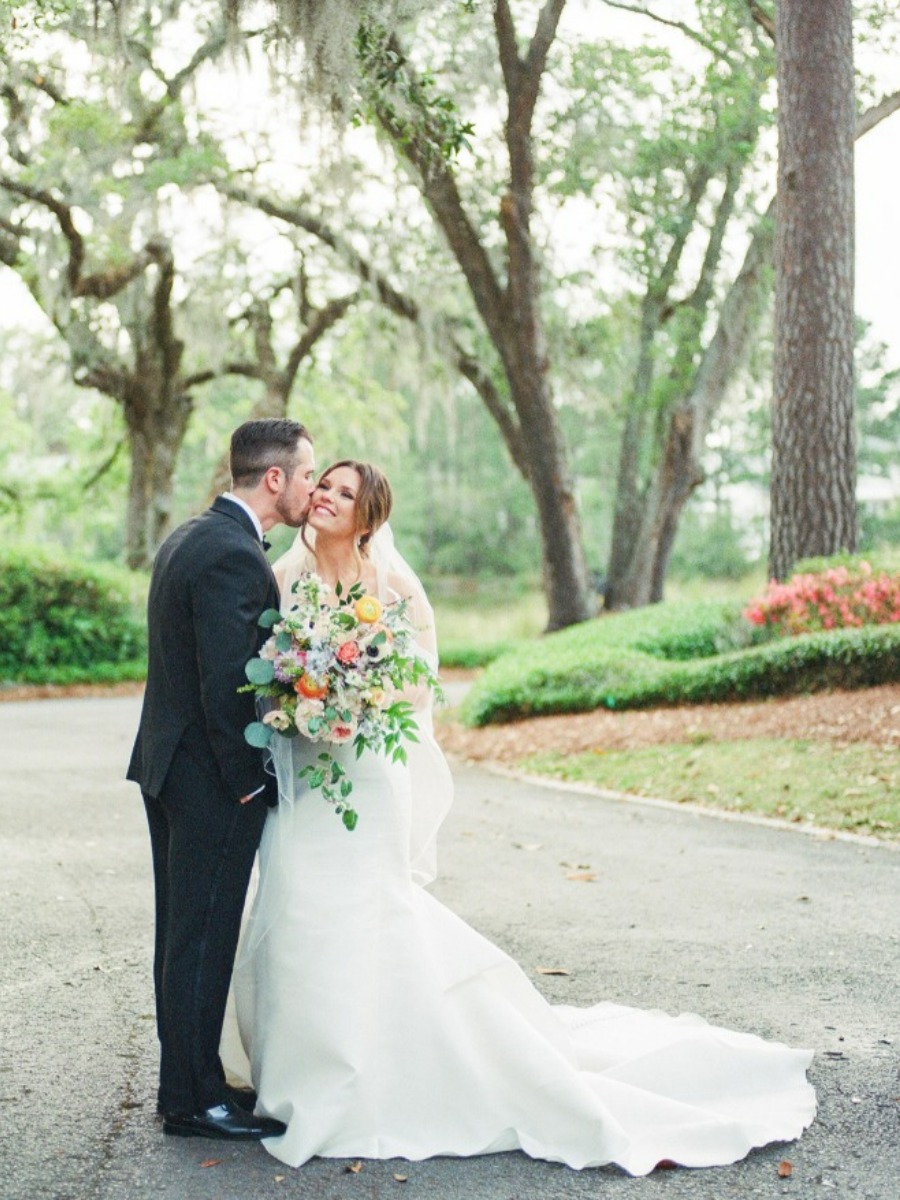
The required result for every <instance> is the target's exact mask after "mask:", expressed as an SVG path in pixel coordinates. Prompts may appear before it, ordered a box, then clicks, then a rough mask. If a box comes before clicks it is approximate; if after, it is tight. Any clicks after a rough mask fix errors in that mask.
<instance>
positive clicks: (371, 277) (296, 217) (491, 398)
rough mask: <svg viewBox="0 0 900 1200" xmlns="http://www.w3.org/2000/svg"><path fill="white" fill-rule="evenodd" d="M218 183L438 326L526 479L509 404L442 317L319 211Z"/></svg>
mask: <svg viewBox="0 0 900 1200" xmlns="http://www.w3.org/2000/svg"><path fill="white" fill-rule="evenodd" d="M219 187H220V190H221V191H222V192H223V193H224V194H225V195H227V196H230V197H231V198H232V199H233V200H238V201H240V202H242V203H244V204H250V205H252V206H254V207H256V208H259V209H260V211H261V212H265V213H267V214H268V215H269V216H274V217H278V218H279V219H280V220H283V221H286V222H287V223H288V224H290V225H295V226H297V227H298V228H300V229H305V230H306V231H307V233H311V234H313V236H314V237H317V238H318V239H319V240H320V241H322V242H324V243H325V245H326V246H329V247H330V248H331V249H332V250H334V251H335V252H336V253H337V254H338V255H339V256H340V257H341V258H342V259H343V260H344V262H345V263H346V264H347V265H348V266H349V267H350V268H351V269H352V270H354V271H355V272H356V273H357V274H358V275H359V277H360V279H362V280H363V281H364V282H365V283H368V284H369V285H370V286H372V287H373V288H374V289H375V292H376V294H377V296H378V299H379V301H380V303H381V304H383V305H384V307H385V308H387V309H388V310H389V311H390V312H392V313H394V315H395V316H398V317H401V318H402V319H403V320H404V321H409V322H410V324H413V325H416V326H422V325H426V324H427V325H428V326H429V328H432V329H434V330H436V332H437V335H438V336H437V344H438V346H439V348H440V350H441V352H442V353H443V354H444V356H445V357H446V358H447V359H448V360H449V361H450V362H451V363H453V365H454V366H455V367H456V369H457V370H458V371H459V372H460V374H461V375H463V377H464V378H465V379H467V380H468V381H469V383H471V384H472V386H473V387H474V388H475V390H476V391H477V392H478V395H479V396H480V397H481V399H482V401H483V403H484V405H485V407H486V408H487V410H488V412H489V413H490V415H491V416H492V417H493V418H494V421H495V422H496V423H497V426H498V427H499V429H500V432H501V434H502V435H503V440H504V442H505V443H506V446H507V449H508V450H509V453H510V457H511V458H512V460H513V462H514V463H515V465H516V467H517V468H518V470H519V471H520V472H521V473H522V475H523V476H524V477H525V478H526V479H527V478H528V469H529V468H528V458H527V455H526V453H525V450H524V446H523V442H522V431H521V428H520V427H519V424H518V422H517V420H516V417H515V414H514V412H513V410H512V409H511V408H510V406H509V403H508V401H506V399H505V398H504V397H503V395H502V394H501V392H500V391H499V389H498V388H497V386H496V385H495V383H494V381H493V380H492V379H491V377H490V376H489V375H488V374H487V372H486V371H485V370H484V368H483V367H482V366H481V364H480V363H479V362H478V360H477V359H476V358H475V357H474V356H473V355H471V354H469V353H468V352H467V351H465V350H464V349H463V348H462V346H461V345H460V343H459V341H458V339H457V338H456V337H455V335H454V334H453V331H452V330H451V328H450V326H449V324H448V323H447V322H446V321H445V320H443V319H441V318H434V317H423V314H422V311H421V308H420V306H419V304H418V303H417V302H416V301H415V300H414V299H413V298H412V297H411V296H408V295H406V294H405V293H403V292H401V291H400V290H399V289H398V288H396V287H395V286H394V285H393V284H392V283H391V282H390V280H389V279H388V278H387V277H386V276H385V275H383V274H382V273H381V272H380V271H378V270H377V269H376V268H375V267H373V266H372V264H371V263H370V262H369V261H368V260H367V259H366V258H364V257H363V255H361V254H360V253H359V252H358V251H357V250H355V249H354V247H353V246H351V245H350V243H349V242H348V241H347V240H346V239H345V238H343V237H342V236H341V235H340V234H338V233H337V232H336V231H335V230H333V229H331V228H330V227H329V226H328V225H326V224H325V222H324V221H322V220H320V219H319V218H318V217H314V216H313V215H312V214H310V213H308V212H306V211H305V210H304V209H301V208H299V207H297V208H293V209H291V208H288V207H286V206H284V205H281V204H277V203H275V201H272V200H268V199H265V198H264V197H262V196H256V195H254V194H253V193H252V192H250V191H248V190H247V189H245V188H239V187H235V186H234V185H233V184H227V183H226V184H220V185H219Z"/></svg>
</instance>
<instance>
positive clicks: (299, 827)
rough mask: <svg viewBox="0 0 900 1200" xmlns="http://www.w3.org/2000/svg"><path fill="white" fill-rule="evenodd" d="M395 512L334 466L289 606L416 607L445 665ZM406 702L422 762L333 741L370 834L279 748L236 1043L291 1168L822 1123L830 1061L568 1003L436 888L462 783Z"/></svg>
mask: <svg viewBox="0 0 900 1200" xmlns="http://www.w3.org/2000/svg"><path fill="white" fill-rule="evenodd" d="M390 506H391V493H390V488H389V485H388V483H387V480H386V479H385V478H384V477H383V476H382V475H381V474H380V472H378V471H377V470H376V469H375V468H373V467H371V466H369V465H368V464H364V463H359V462H354V461H343V462H340V463H337V464H335V465H334V466H332V467H330V468H329V469H328V470H326V471H325V473H324V475H323V476H322V478H321V480H320V481H319V483H318V485H317V487H316V490H315V492H314V493H313V496H312V500H311V504H310V509H309V514H308V517H307V522H306V529H304V530H301V535H300V537H298V539H297V542H296V543H295V546H294V548H293V549H292V550H291V551H289V552H288V554H287V555H285V556H284V558H282V559H281V560H279V562H278V563H277V564H276V575H277V576H278V577H279V583H280V586H281V594H282V607H283V610H285V611H286V610H287V609H289V608H290V605H291V597H292V592H291V586H292V584H293V583H294V582H295V581H296V580H297V579H299V578H301V577H302V576H303V575H304V573H308V572H310V571H315V573H316V574H318V575H319V576H320V577H321V578H322V579H324V580H325V582H326V583H329V584H331V585H335V584H337V583H338V582H340V583H341V584H342V585H343V587H344V589H346V588H348V587H350V586H352V585H353V584H354V583H357V582H360V583H362V585H363V586H364V588H365V589H366V590H367V591H370V592H372V593H373V594H376V595H378V597H379V599H381V600H382V602H391V601H393V600H396V599H398V598H399V597H405V598H406V599H407V600H408V601H409V604H410V608H411V611H412V613H413V622H414V624H415V626H416V627H417V629H418V631H419V633H418V638H419V653H420V654H421V655H422V656H423V657H425V658H426V659H427V660H428V661H429V662H430V663H431V664H432V665H436V644H435V634H434V621H433V615H432V611H431V608H430V606H429V604H428V601H427V599H426V597H425V594H424V592H423V590H422V587H421V584H420V583H419V581H418V579H417V578H416V576H415V575H414V573H413V572H412V570H411V569H410V568H409V567H408V565H407V564H406V563H405V562H404V560H403V559H402V558H401V557H400V555H399V554H398V553H397V552H396V551H395V550H394V548H393V545H392V542H391V540H390V535H389V532H388V531H387V529H386V528H384V529H382V526H383V525H384V522H385V521H386V520H387V517H388V514H389V511H390ZM379 530H381V532H378V533H377V536H374V535H376V532H377V531H379ZM309 531H312V533H313V534H314V539H315V540H314V543H313V541H312V539H311V538H310V536H309ZM313 547H314V548H313ZM407 698H408V699H410V700H411V701H412V702H413V704H414V705H415V707H416V710H417V720H418V724H419V728H420V742H419V744H418V745H416V746H412V744H411V749H410V753H409V762H408V764H407V765H405V766H404V765H403V764H400V763H394V762H391V761H390V760H389V759H388V758H387V757H385V756H383V755H381V754H375V753H371V752H369V751H366V752H364V753H363V755H362V757H361V758H360V759H359V760H358V761H357V760H356V758H355V754H354V753H353V751H352V750H351V748H349V747H339V746H336V747H331V749H332V751H333V753H334V754H335V756H336V757H340V760H341V762H342V764H343V766H344V767H345V769H346V771H347V772H348V774H349V775H350V778H351V779H352V782H353V805H354V807H355V808H356V810H357V811H358V813H359V823H358V825H357V827H356V829H355V830H353V831H352V832H348V831H347V830H346V829H345V828H344V827H343V825H342V824H341V821H340V820H338V819H337V818H336V817H335V815H334V813H333V811H332V810H331V808H330V806H329V805H328V804H327V803H325V802H324V801H323V800H322V798H321V796H320V795H319V794H318V793H310V792H309V791H308V790H307V789H305V787H304V785H303V783H302V781H300V780H298V778H297V773H298V771H300V770H301V769H302V768H303V766H304V765H305V764H306V763H307V762H309V761H311V760H312V758H313V757H314V756H315V754H316V753H317V751H319V750H321V747H317V746H314V745H313V744H312V743H309V742H305V741H304V739H303V738H301V737H296V738H293V739H284V738H275V739H274V745H273V755H274V760H275V770H276V773H277V777H278V783H279V792H280V801H279V805H278V807H277V809H274V810H273V811H272V812H271V813H270V815H269V817H268V819H267V824H266V829H265V832H264V834H263V841H262V845H261V847H260V858H259V867H260V871H259V876H260V881H259V887H258V891H257V894H256V897H255V900H254V903H253V907H252V910H251V912H250V915H249V917H248V919H247V921H246V924H245V928H244V932H243V936H242V943H241V948H240V950H239V953H238V962H237V966H236V969H235V975H234V985H233V986H234V1004H235V1009H236V1014H237V1023H238V1028H239V1034H240V1043H241V1046H240V1047H237V1046H229V1045H227V1044H226V1046H224V1047H223V1057H224V1058H225V1060H226V1062H227V1065H228V1066H229V1068H230V1069H231V1070H232V1071H234V1072H235V1073H236V1074H239V1075H242V1076H244V1077H245V1078H248V1079H252V1083H253V1086H254V1088H255V1089H256V1091H257V1093H258V1105H257V1111H259V1112H262V1113H265V1114H267V1115H269V1116H271V1117H276V1118H278V1119H279V1120H281V1121H283V1122H285V1124H286V1125H287V1131H286V1133H284V1134H283V1135H282V1136H280V1137H277V1138H269V1139H267V1140H266V1141H265V1142H264V1143H263V1144H264V1145H265V1147H266V1149H267V1150H268V1151H269V1152H270V1153H271V1154H273V1155H275V1157H276V1158H278V1159H280V1160H281V1161H282V1162H285V1163H288V1164H289V1165H291V1166H300V1165H301V1164H302V1163H304V1162H306V1161H307V1160H308V1159H310V1158H312V1157H314V1156H317V1155H318V1156H322V1157H329V1158H406V1159H422V1158H428V1157H431V1156H435V1155H476V1154H488V1153H494V1152H497V1151H505V1150H517V1149H520V1150H524V1151H525V1152H526V1153H527V1154H529V1155H531V1156H532V1157H534V1158H540V1159H546V1160H550V1161H553V1162H561V1163H566V1164H568V1165H569V1166H570V1167H574V1168H583V1167H591V1166H599V1165H601V1164H605V1163H616V1164H618V1165H619V1166H620V1167H621V1168H623V1169H624V1170H625V1171H627V1172H629V1173H630V1174H633V1175H644V1174H647V1173H648V1172H650V1171H652V1170H653V1168H654V1167H655V1166H656V1165H657V1164H658V1163H660V1162H661V1161H663V1160H670V1161H672V1162H675V1163H679V1164H681V1165H684V1166H688V1167H705V1166H713V1165H720V1164H725V1163H731V1162H735V1161H736V1160H738V1159H740V1158H743V1157H744V1156H745V1155H746V1154H747V1153H748V1151H749V1150H751V1149H752V1148H753V1147H754V1146H761V1145H765V1144H766V1143H769V1142H773V1141H788V1140H791V1139H794V1138H796V1137H798V1136H799V1135H800V1133H801V1132H802V1130H803V1129H804V1128H805V1127H806V1126H807V1125H808V1124H809V1123H810V1121H811V1120H812V1118H813V1115H814V1112H815V1094H814V1092H813V1089H812V1087H811V1086H810V1085H809V1084H808V1083H807V1081H806V1068H807V1066H808V1065H809V1062H810V1060H811V1057H812V1054H811V1052H810V1051H806V1050H795V1049H790V1048H788V1047H787V1046H784V1045H781V1044H780V1043H771V1042H764V1041H762V1040H761V1039H759V1038H757V1037H754V1036H751V1035H749V1034H744V1033H734V1032H731V1031H729V1030H725V1029H720V1028H717V1027H715V1026H712V1025H708V1024H707V1023H706V1022H705V1021H703V1020H702V1019H701V1018H700V1017H696V1016H692V1015H682V1016H679V1017H670V1016H667V1015H665V1014H663V1013H659V1012H651V1011H640V1010H637V1009H631V1008H626V1007H623V1006H621V1005H618V1004H611V1003H600V1004H596V1005H594V1006H593V1007H591V1008H586V1009H578V1008H573V1007H569V1006H551V1005H550V1004H548V1003H547V1002H546V1001H545V1000H544V999H543V998H542V997H541V996H540V994H539V993H538V992H537V991H536V990H535V988H534V987H533V986H532V984H531V983H530V982H529V980H528V979H527V977H526V976H525V975H524V973H523V972H522V971H521V970H520V969H519V967H518V966H517V965H516V964H515V963H514V962H513V961H512V960H511V959H510V958H509V957H508V956H507V955H505V954H504V953H503V952H502V951H500V950H499V949H498V948H497V947H496V946H494V945H492V944H491V943H490V942H488V941H487V940H486V939H485V938H483V937H482V936H481V935H480V934H478V933H477V932H475V930H473V929H471V928H470V927H469V926H468V925H466V924H465V923H464V922H463V921H462V920H460V918H458V917H457V916H455V915H454V914H453V913H452V912H450V910H449V909H447V908H445V907H443V906H442V905H441V904H439V903H438V902H437V901H436V900H435V899H434V897H433V896H431V895H430V893H429V892H427V891H426V890H425V889H424V887H423V886H422V885H423V884H424V883H427V882H429V880H431V879H432V878H433V877H434V843H435V837H436V833H437V829H438V826H439V825H440V823H441V820H442V819H443V817H444V815H445V814H446V811H447V808H448V806H449V801H450V791H451V781H450V776H449V771H448V769H447V766H446V763H445V761H444V759H443V757H442V755H441V753H440V750H439V749H438V747H437V746H436V744H435V742H434V739H433V737H432V736H431V714H430V711H429V702H428V695H427V689H422V690H421V691H417V692H416V693H414V694H412V695H410V696H409V697H407ZM232 1040H235V1039H232ZM244 1055H246V1057H244Z"/></svg>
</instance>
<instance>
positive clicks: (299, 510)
mask: <svg viewBox="0 0 900 1200" xmlns="http://www.w3.org/2000/svg"><path fill="white" fill-rule="evenodd" d="M315 475H316V458H315V454H314V453H313V448H312V443H311V442H308V441H307V440H306V438H301V439H300V441H299V442H298V444H297V457H296V460H295V466H294V470H293V472H292V473H291V475H290V477H287V476H286V477H285V481H284V487H283V489H282V491H281V493H280V495H279V496H278V497H277V498H276V500H275V511H276V512H277V513H278V517H279V520H280V521H281V522H282V524H284V525H290V526H291V527H292V528H294V529H296V528H297V526H298V525H299V524H300V522H301V521H302V520H303V518H304V517H305V516H306V510H307V509H308V508H309V500H310V497H311V496H312V494H313V489H314V488H315V486H316V481H315Z"/></svg>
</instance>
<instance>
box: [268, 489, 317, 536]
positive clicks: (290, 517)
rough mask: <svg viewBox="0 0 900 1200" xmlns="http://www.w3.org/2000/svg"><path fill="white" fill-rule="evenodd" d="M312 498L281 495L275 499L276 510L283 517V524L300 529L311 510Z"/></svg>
mask: <svg viewBox="0 0 900 1200" xmlns="http://www.w3.org/2000/svg"><path fill="white" fill-rule="evenodd" d="M310 499H311V497H309V496H307V497H306V499H299V498H297V497H293V498H289V497H287V496H279V497H278V499H277V500H276V501H275V511H276V512H277V513H278V516H279V518H280V519H281V524H282V525H287V526H288V527H289V528H291V529H298V528H299V527H300V526H301V525H302V524H303V520H304V518H305V516H306V514H307V513H308V512H309V502H310Z"/></svg>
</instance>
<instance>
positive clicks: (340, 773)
mask: <svg viewBox="0 0 900 1200" xmlns="http://www.w3.org/2000/svg"><path fill="white" fill-rule="evenodd" d="M359 753H360V749H359V746H357V757H359ZM297 774H298V778H300V779H303V780H305V781H306V783H307V784H308V785H309V788H310V790H311V791H317V790H320V791H321V792H322V796H323V797H324V799H325V800H327V801H328V803H329V804H332V805H333V806H334V811H335V812H336V813H337V814H338V816H339V817H340V818H341V820H342V821H343V823H344V828H345V829H348V830H353V829H355V828H356V823H357V821H358V820H359V814H358V813H357V812H356V811H355V810H354V809H352V808H351V807H350V806H349V805H348V804H347V798H348V797H349V795H350V793H351V792H352V791H353V781H352V780H350V779H348V778H347V773H346V771H345V770H344V768H343V767H342V766H341V764H340V763H339V762H338V761H337V760H336V759H335V758H334V756H333V755H331V754H330V753H329V752H328V751H327V750H326V751H323V752H322V753H321V754H319V755H318V756H317V758H316V761H315V762H314V763H307V764H306V766H305V767H304V768H303V769H302V770H301V771H298V773H297Z"/></svg>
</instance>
